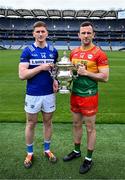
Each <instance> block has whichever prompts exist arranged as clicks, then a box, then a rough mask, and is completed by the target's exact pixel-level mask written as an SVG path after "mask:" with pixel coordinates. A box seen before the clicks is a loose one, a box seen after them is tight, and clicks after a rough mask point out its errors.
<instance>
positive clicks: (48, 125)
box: [43, 120, 52, 128]
mask: <svg viewBox="0 0 125 180" xmlns="http://www.w3.org/2000/svg"><path fill="white" fill-rule="evenodd" d="M43 124H44V126H45V127H47V128H50V127H51V126H52V122H51V120H48V121H43Z"/></svg>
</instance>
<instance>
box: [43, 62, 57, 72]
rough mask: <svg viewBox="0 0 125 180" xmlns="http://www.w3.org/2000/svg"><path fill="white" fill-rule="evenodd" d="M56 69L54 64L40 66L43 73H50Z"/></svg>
mask: <svg viewBox="0 0 125 180" xmlns="http://www.w3.org/2000/svg"><path fill="white" fill-rule="evenodd" d="M53 67H54V64H53V63H45V64H41V65H40V68H41V70H43V71H49V70H51V68H53Z"/></svg>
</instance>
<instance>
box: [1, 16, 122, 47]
mask: <svg viewBox="0 0 125 180" xmlns="http://www.w3.org/2000/svg"><path fill="white" fill-rule="evenodd" d="M37 20H43V21H44V22H45V23H46V24H47V25H48V29H49V37H48V41H49V42H50V43H51V44H52V45H54V46H55V47H56V48H58V49H67V48H68V49H72V48H74V47H76V46H79V45H80V42H79V40H78V31H79V26H80V24H81V23H82V22H83V21H86V19H75V18H72V19H69V18H68V19H64V18H61V19H60V18H59V19H54V18H46V19H38V18H37V19H35V18H10V17H0V47H3V48H6V49H20V48H21V49H22V48H24V47H25V46H26V45H27V44H30V43H32V42H33V37H32V25H33V24H34V22H36V21H37ZM89 20H90V21H91V22H93V23H94V26H95V32H96V36H95V39H94V42H95V43H96V44H97V45H98V46H101V47H102V48H103V49H106V50H111V49H112V50H119V49H121V48H124V47H125V25H124V19H117V20H116V19H89ZM111 47H112V48H111Z"/></svg>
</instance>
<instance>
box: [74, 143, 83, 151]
mask: <svg viewBox="0 0 125 180" xmlns="http://www.w3.org/2000/svg"><path fill="white" fill-rule="evenodd" d="M74 145H75V149H74V152H76V153H78V152H80V145H81V144H80V143H79V144H78V143H75V144H74Z"/></svg>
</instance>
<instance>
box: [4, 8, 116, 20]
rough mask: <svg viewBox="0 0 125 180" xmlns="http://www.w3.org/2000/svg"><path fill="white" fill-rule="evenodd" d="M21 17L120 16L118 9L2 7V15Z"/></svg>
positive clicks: (88, 17) (89, 17)
mask: <svg viewBox="0 0 125 180" xmlns="http://www.w3.org/2000/svg"><path fill="white" fill-rule="evenodd" d="M1 16H2V17H20V18H22V17H23V18H26V17H31V18H40V17H41V18H54V17H56V18H87V19H91V18H100V19H101V18H102V19H103V18H114V19H117V18H118V11H116V10H58V9H48V10H43V9H32V10H29V9H4V8H0V17H1Z"/></svg>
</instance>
